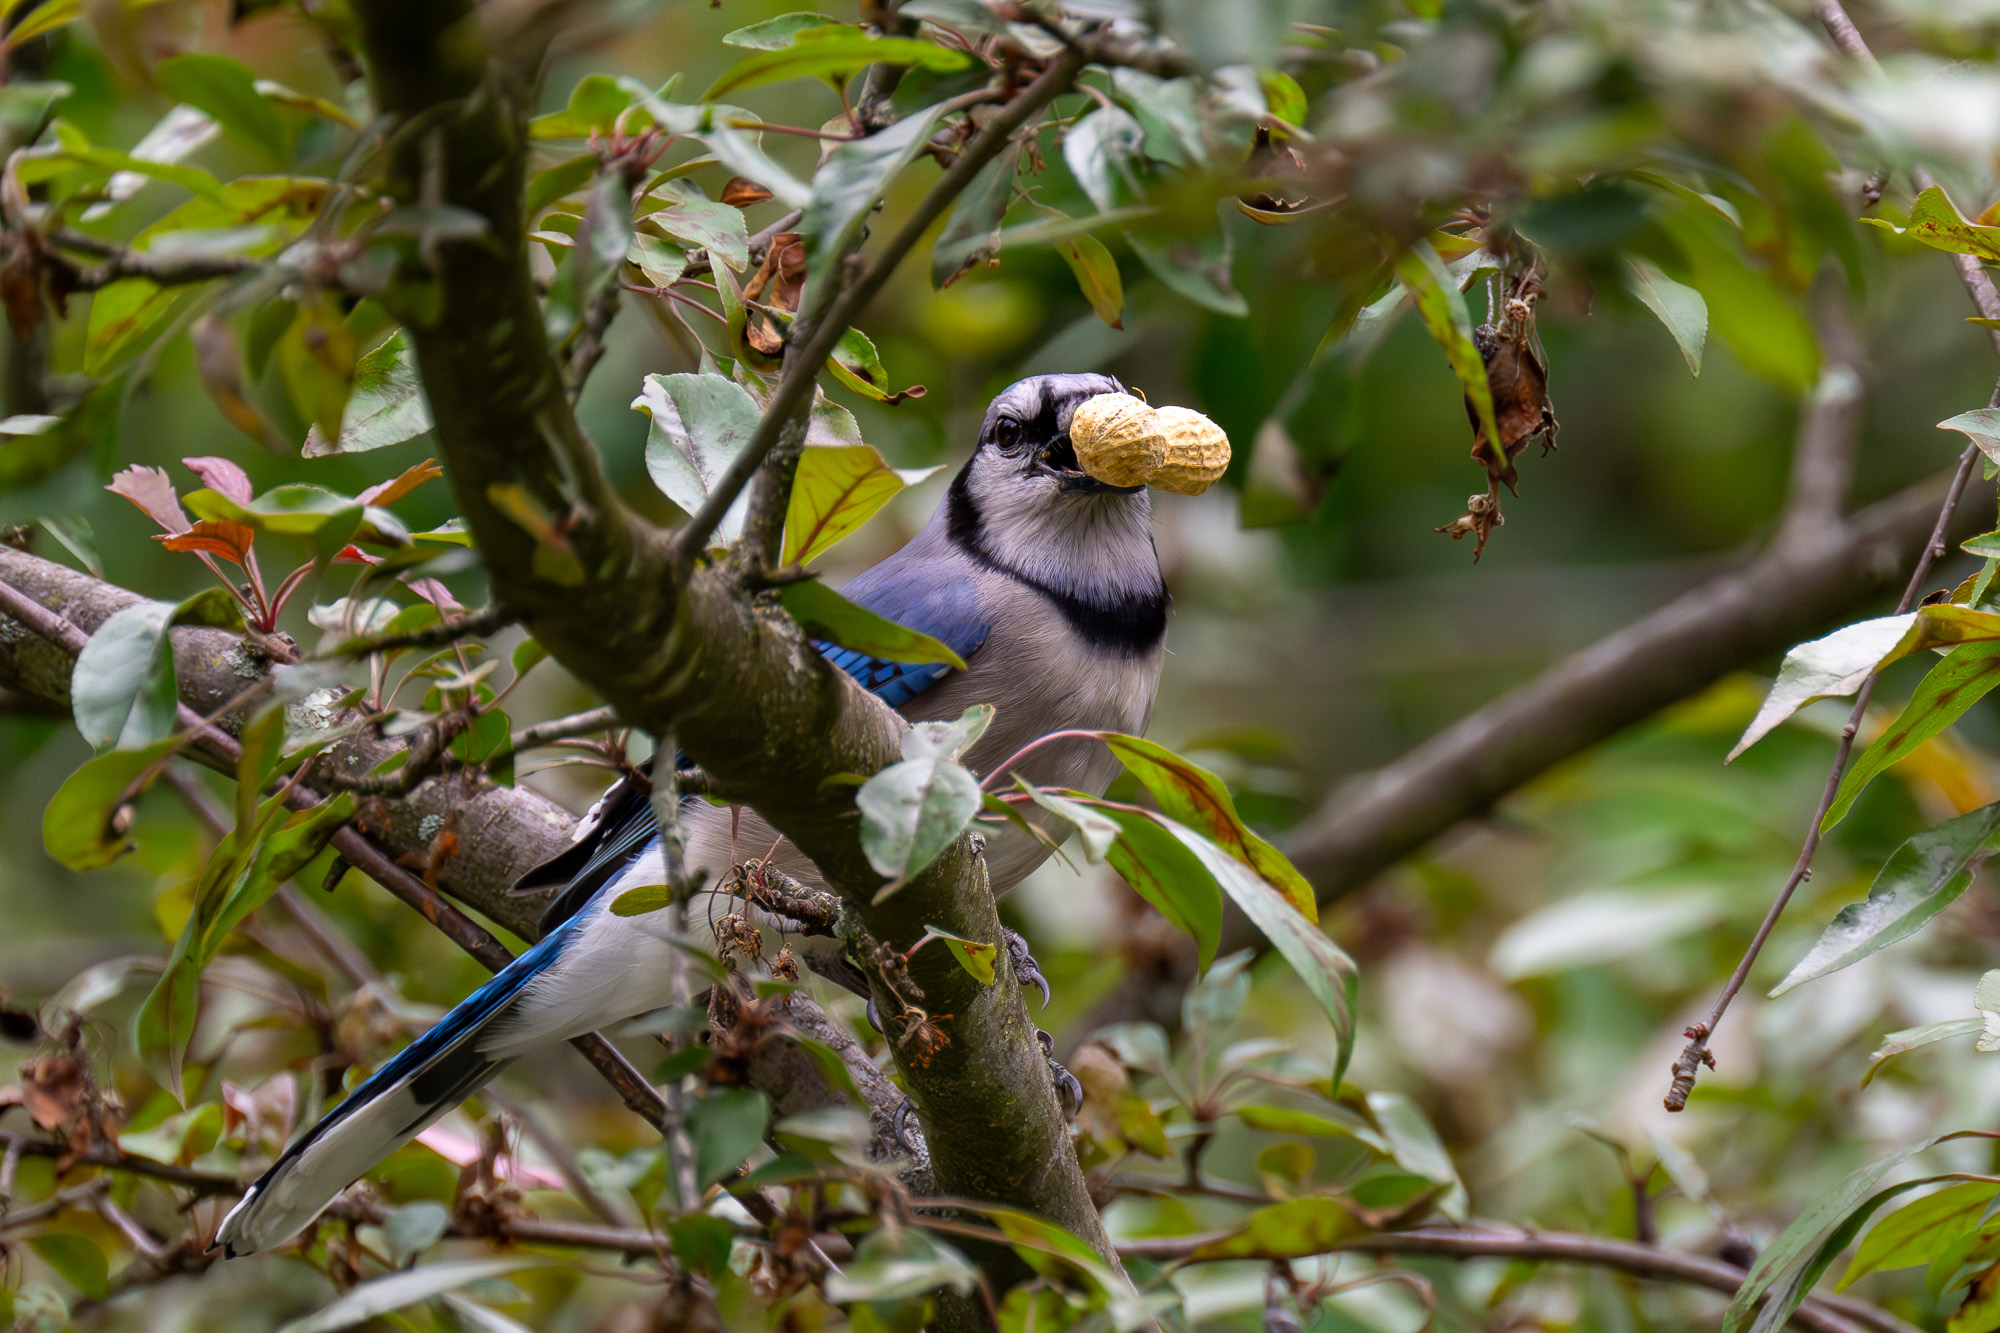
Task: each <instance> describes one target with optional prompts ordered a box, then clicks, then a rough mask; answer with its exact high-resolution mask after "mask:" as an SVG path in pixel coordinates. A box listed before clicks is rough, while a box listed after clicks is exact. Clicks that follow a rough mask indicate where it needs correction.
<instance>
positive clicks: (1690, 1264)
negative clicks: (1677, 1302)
mask: <svg viewBox="0 0 2000 1333" xmlns="http://www.w3.org/2000/svg"><path fill="white" fill-rule="evenodd" d="M925 1225H929V1222H928V1220H927V1219H926V1221H925ZM1232 1234H1234V1233H1233V1232H1229V1231H1218V1232H1212V1233H1208V1234H1205V1235H1199V1236H1164V1237H1160V1238H1158V1239H1151V1238H1148V1239H1142V1240H1129V1241H1125V1242H1123V1243H1121V1244H1120V1245H1119V1246H1118V1252H1119V1253H1120V1254H1123V1255H1126V1256H1128V1257H1130V1258H1145V1259H1152V1260H1156V1261H1162V1262H1170V1261H1173V1260H1176V1259H1185V1258H1187V1257H1188V1256H1189V1255H1191V1254H1193V1253H1194V1252H1195V1251H1196V1250H1198V1249H1200V1248H1201V1247H1202V1246H1203V1245H1206V1244H1210V1243H1212V1242H1214V1241H1217V1240H1221V1239H1223V1238H1224V1237H1227V1236H1229V1235H1232ZM1329 1251H1330V1252H1331V1251H1362V1252H1368V1253H1376V1254H1439V1255H1444V1256H1446V1257H1448V1258H1453V1259H1476V1258H1501V1259H1530V1260H1542V1261H1547V1262H1551V1263H1576V1264H1589V1265H1592V1266H1594V1267H1598V1268H1610V1269H1615V1270H1617V1271H1618V1272H1621V1273H1630V1274H1632V1275H1633V1276H1635V1277H1644V1278H1654V1279H1657V1280H1660V1281H1664V1282H1683V1283H1686V1284H1688V1285H1689V1286H1696V1287H1707V1288H1708V1289H1709V1290H1710V1291H1719V1292H1725V1293H1731V1294H1733V1293H1734V1292H1735V1291H1736V1290H1737V1289H1738V1288H1739V1287H1741V1286H1742V1285H1743V1270H1742V1269H1740V1268H1737V1267H1736V1266H1735V1265H1733V1264H1727V1263H1724V1262H1723V1261H1722V1260H1720V1259H1709V1258H1704V1257H1703V1256H1701V1255H1696V1254H1682V1253H1679V1252H1677V1251H1674V1250H1663V1249H1660V1248H1659V1247H1657V1246H1653V1245H1637V1244H1634V1243H1632V1242H1631V1241H1623V1240H1606V1239H1602V1238H1600V1237H1597V1236H1582V1235H1577V1234H1575V1233H1574V1232H1564V1231H1515V1230H1511V1229H1509V1230H1500V1229H1497V1228H1495V1229H1488V1228H1486V1227H1420V1228H1417V1229H1416V1230H1412V1231H1385V1232H1376V1233H1373V1234H1369V1235H1362V1236H1354V1237H1351V1238H1350V1239H1347V1240H1344V1241H1341V1242H1339V1243H1338V1244H1336V1245H1333V1246H1330V1247H1329ZM1792 1320H1793V1322H1794V1323H1796V1324H1798V1325H1799V1326H1800V1327H1801V1328H1805V1329H1810V1330H1813V1331H1814V1333H1840V1331H1841V1330H1843V1329H1844V1323H1843V1321H1846V1320H1852V1321H1854V1322H1855V1323H1858V1324H1861V1325H1864V1326H1865V1327H1867V1328H1870V1329H1873V1330H1875V1333H1917V1329H1916V1328H1915V1327H1914V1326H1913V1325H1911V1324H1907V1323H1905V1322H1904V1321H1902V1320H1901V1319H1898V1318H1897V1317H1896V1316H1894V1315H1892V1314H1890V1313H1889V1312H1888V1311H1887V1310H1884V1309H1881V1308H1880V1307H1879V1306H1874V1305H1869V1304H1868V1303H1866V1302H1864V1301H1857V1300H1854V1299H1853V1298H1851V1297H1846V1296H1818V1295H1815V1296H1808V1297H1806V1298H1805V1301H1804V1303H1803V1304H1802V1305H1800V1307H1799V1309H1798V1310H1797V1311H1796V1312H1795V1313H1794V1314H1793V1315H1792Z"/></svg>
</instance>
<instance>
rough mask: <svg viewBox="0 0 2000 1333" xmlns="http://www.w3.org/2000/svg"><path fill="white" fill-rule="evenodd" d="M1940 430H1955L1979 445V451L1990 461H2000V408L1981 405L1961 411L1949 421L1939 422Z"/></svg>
mask: <svg viewBox="0 0 2000 1333" xmlns="http://www.w3.org/2000/svg"><path fill="white" fill-rule="evenodd" d="M1938 429H1939V430H1955V431H1957V432H1959V433H1960V434H1961V435H1963V436H1965V438H1966V439H1968V440H1970V441H1972V442H1973V443H1974V444H1976V445H1978V446H1979V452H1980V453H1982V454H1985V455H1986V457H1987V459H1988V460H1989V461H1993V462H2000V408H1995V407H1981V408H1975V409H1974V410H1973V411H1970V412H1960V413H1959V414H1958V415H1957V416H1955V417H1952V418H1951V419H1950V420H1948V421H1940V422H1938Z"/></svg>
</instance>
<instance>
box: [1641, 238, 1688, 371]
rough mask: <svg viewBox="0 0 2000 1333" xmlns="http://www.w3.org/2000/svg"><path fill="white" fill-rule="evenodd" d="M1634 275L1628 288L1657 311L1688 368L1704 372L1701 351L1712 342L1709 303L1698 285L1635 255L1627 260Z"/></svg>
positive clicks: (1649, 307) (1645, 304) (1653, 310)
mask: <svg viewBox="0 0 2000 1333" xmlns="http://www.w3.org/2000/svg"><path fill="white" fill-rule="evenodd" d="M1625 262H1626V263H1627V264H1628V265H1630V266H1631V269H1632V274H1631V278H1630V280H1629V281H1628V282H1627V283H1626V288H1627V290H1629V291H1630V292H1631V293H1632V295H1633V296H1635V297H1637V298H1638V300H1639V302H1640V304H1642V305H1644V306H1645V307H1646V309H1648V310H1650V311H1652V312H1653V314H1654V316H1655V317H1657V318H1658V319H1659V321H1660V323H1661V324H1663V325H1665V326H1666V330H1667V332H1668V333H1671V334H1672V335H1673V336H1674V342H1675V343H1677V344H1678V345H1679V346H1680V349H1681V355H1682V356H1683V357H1685V358H1687V363H1688V371H1689V373H1690V374H1693V375H1700V374H1701V353H1702V349H1703V348H1704V347H1705V346H1706V345H1707V343H1708V302H1706V301H1704V300H1702V299H1701V293H1700V292H1698V291H1696V290H1695V289H1694V288H1692V287H1689V286H1686V285H1684V284H1682V283H1678V282H1675V281H1674V280H1673V279H1672V278H1670V277H1668V276H1667V275H1666V274H1664V273H1662V272H1661V271H1660V270H1659V268H1658V266H1656V265H1654V264H1653V263H1651V262H1650V261H1648V260H1644V259H1640V258H1638V257H1637V256H1635V255H1628V256H1627V257H1626V261H1625Z"/></svg>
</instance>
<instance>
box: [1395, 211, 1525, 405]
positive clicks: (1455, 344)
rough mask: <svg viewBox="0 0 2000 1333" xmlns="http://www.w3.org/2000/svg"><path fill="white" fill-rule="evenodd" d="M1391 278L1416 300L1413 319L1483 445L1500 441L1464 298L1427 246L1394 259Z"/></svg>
mask: <svg viewBox="0 0 2000 1333" xmlns="http://www.w3.org/2000/svg"><path fill="white" fill-rule="evenodd" d="M1396 276H1397V277H1399V278H1401V279H1402V280H1403V285H1404V286H1405V287H1407V288H1408V289H1409V290H1410V293H1411V295H1413V296H1415V297H1416V298H1417V314H1418V315H1420V316H1421V317H1422V318H1423V321H1424V327H1425V328H1426V329H1429V330H1430V334H1431V337H1432V339H1434V340H1435V341H1436V342H1437V345H1438V346H1439V347H1442V348H1443V349H1444V355H1445V360H1447V361H1449V362H1450V363H1451V369H1452V373H1453V374H1454V375H1457V376H1458V385H1459V387H1460V388H1461V389H1463V390H1464V391H1465V397H1466V401H1468V402H1470V403H1471V404H1472V408H1473V412H1474V413H1475V414H1476V415H1477V417H1478V420H1479V429H1480V431H1481V432H1482V433H1483V434H1484V436H1485V438H1486V439H1488V440H1498V439H1499V438H1500V428H1499V427H1498V426H1497V425H1496V424H1495V422H1494V417H1493V387H1492V385H1491V384H1489V383H1488V382H1487V379H1486V358H1485V357H1483V356H1481V355H1480V354H1479V348H1478V346H1477V345H1476V344H1475V343H1474V342H1473V341H1472V315H1471V313H1470V312H1469V311H1468V310H1467V309H1466V308H1465V295H1464V293H1462V292H1460V291H1459V289H1458V283H1457V282H1456V281H1454V280H1453V278H1452V276H1451V274H1450V273H1448V272H1447V271H1446V270H1445V266H1444V261H1443V260H1442V259H1439V258H1438V254H1437V251H1436V250H1433V249H1432V248H1431V243H1430V242H1429V241H1427V240H1423V239H1421V238H1420V239H1419V240H1418V241H1417V243H1416V244H1415V245H1413V246H1411V247H1410V248H1409V249H1408V250H1405V251H1404V252H1403V253H1402V254H1401V255H1400V256H1398V257H1397V259H1396Z"/></svg>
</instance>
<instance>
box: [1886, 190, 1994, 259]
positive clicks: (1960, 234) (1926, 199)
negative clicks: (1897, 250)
mask: <svg viewBox="0 0 2000 1333" xmlns="http://www.w3.org/2000/svg"><path fill="white" fill-rule="evenodd" d="M1861 220H1862V221H1863V222H1865V223H1867V224H1868V225H1869V226H1871V227H1880V228H1881V229H1882V230H1883V231H1886V232H1888V233H1890V234H1891V235H1894V236H1902V237H1906V238H1908V239H1909V240H1913V241H1921V242H1923V243H1924V244H1925V245H1928V246H1930V247H1932V248H1933V249H1936V250H1949V251H1951V252H1952V253H1954V254H1961V255H1972V256H1974V257H1976V258H1978V259H1980V260H1982V261H1984V262H1986V263H1988V264H1994V263H2000V227H1988V226H1982V225H1980V224H1978V223H1975V222H1967V221H1966V220H1965V215H1964V214H1962V213H1960V212H1959V211H1958V209H1957V208H1956V207H1955V206H1954V205H1953V204H1952V202H1951V200H1950V199H1947V198H1946V197H1945V193H1944V191H1943V190H1942V189H1939V188H1938V187H1937V186H1935V185H1933V186H1931V187H1930V188H1929V189H1928V190H1925V191H1924V192H1923V193H1922V194H1919V195H1918V196H1917V197H1916V198H1915V199H1913V200H1911V201H1910V221H1909V225H1908V226H1904V227H1898V226H1897V225H1896V224H1895V223H1893V222H1888V221H1885V220H1883V219H1882V218H1862V219H1861Z"/></svg>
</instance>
